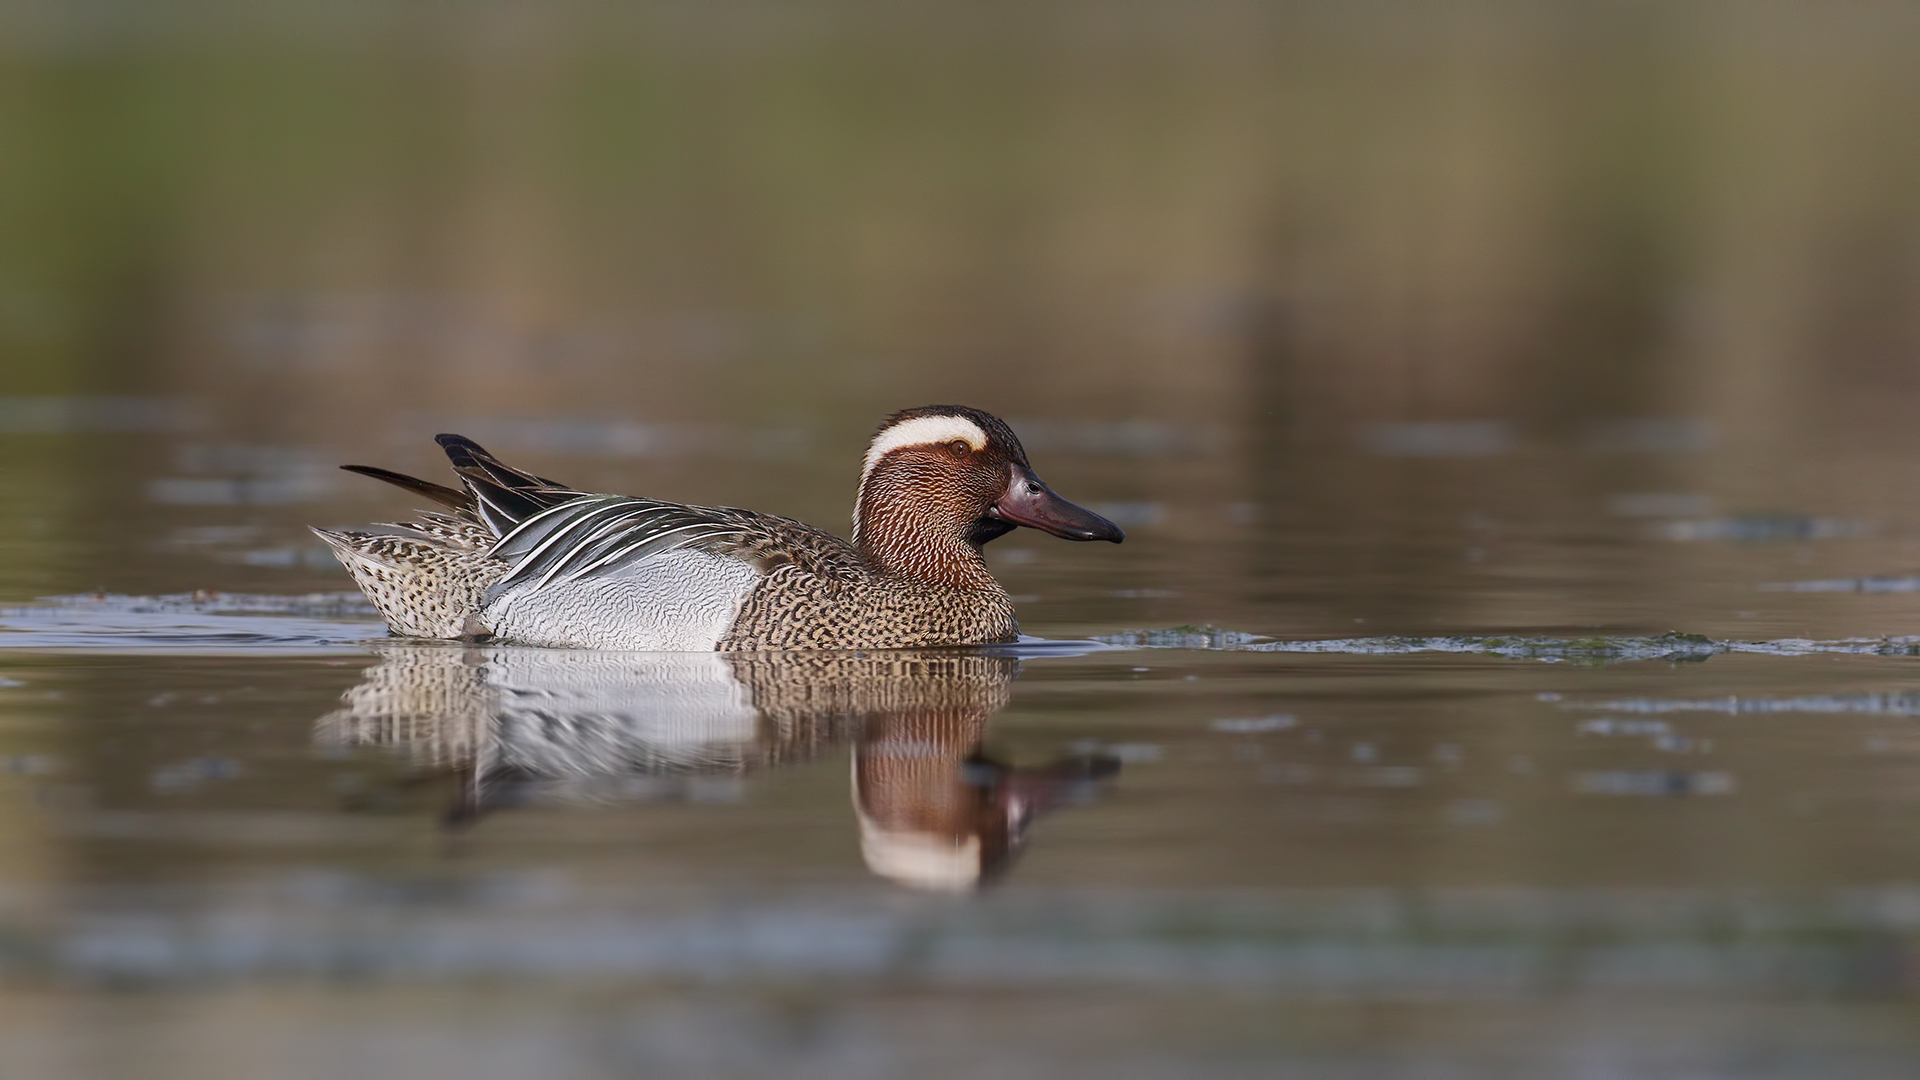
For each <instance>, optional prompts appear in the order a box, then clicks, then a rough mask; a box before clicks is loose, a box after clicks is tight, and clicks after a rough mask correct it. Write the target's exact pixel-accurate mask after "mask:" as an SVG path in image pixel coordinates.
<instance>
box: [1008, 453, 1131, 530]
mask: <svg viewBox="0 0 1920 1080" xmlns="http://www.w3.org/2000/svg"><path fill="white" fill-rule="evenodd" d="M987 516H989V517H992V518H994V519H995V520H998V521H1004V522H1007V523H1008V524H1010V525H1025V526H1026V527H1027V528H1029V529H1039V530H1040V531H1041V532H1047V533H1052V534H1053V535H1055V536H1058V537H1060V538H1061V539H1063V540H1111V541H1113V542H1114V543H1116V544H1117V543H1119V542H1120V541H1122V540H1125V539H1126V538H1127V534H1126V533H1123V532H1121V531H1120V526H1118V525H1115V524H1114V523H1113V522H1111V521H1108V520H1107V519H1106V518H1103V517H1101V516H1100V515H1099V514H1096V513H1094V512H1093V511H1091V510H1088V509H1086V508H1085V507H1081V506H1075V505H1073V504H1072V503H1070V502H1068V501H1067V500H1065V499H1063V498H1061V497H1060V496H1058V495H1055V494H1054V493H1053V489H1052V488H1049V487H1047V485H1045V484H1043V483H1041V482H1040V478H1039V477H1037V476H1035V475H1033V470H1031V469H1027V468H1022V467H1021V466H1018V465H1016V466H1014V467H1013V483H1012V484H1010V485H1008V487H1007V493H1006V494H1005V495H1002V496H1001V497H1000V501H999V502H996V503H994V504H993V509H992V510H989V511H988V512H987Z"/></svg>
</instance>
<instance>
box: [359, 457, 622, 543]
mask: <svg viewBox="0 0 1920 1080" xmlns="http://www.w3.org/2000/svg"><path fill="white" fill-rule="evenodd" d="M433 441H434V442H437V443H439V444H440V448H441V449H442V450H445V451H446V452H447V460H448V461H451V462H452V463H453V471H454V472H457V473H459V474H460V479H461V480H463V481H465V483H466V486H467V491H468V492H470V493H471V494H470V496H469V499H470V502H471V506H472V512H473V513H476V514H478V515H479V517H480V519H481V520H482V521H484V522H486V524H487V527H488V528H490V529H492V530H493V531H494V535H496V536H505V535H506V534H507V533H508V532H510V531H511V530H512V529H513V527H514V526H515V525H517V524H519V523H520V522H522V521H525V520H526V519H528V518H530V517H532V516H533V515H535V514H537V513H539V512H540V511H542V510H546V509H548V508H550V507H554V506H558V505H560V504H561V503H564V502H571V501H573V500H574V499H577V498H579V497H580V496H582V495H583V494H585V492H580V491H575V490H573V489H572V488H569V487H567V486H566V485H565V484H562V483H560V482H559V481H557V480H548V479H547V478H546V477H543V476H535V475H534V474H532V473H530V472H526V471H524V470H521V469H516V468H514V467H513V466H511V465H508V464H505V463H504V462H502V461H501V460H500V459H499V458H496V457H494V456H493V455H492V454H489V453H487V451H486V449H485V448H484V447H482V446H481V445H480V444H479V443H477V442H474V441H473V440H472V439H469V438H467V437H466V436H465V435H451V434H447V435H435V436H434V437H433ZM383 479H384V478H383Z"/></svg>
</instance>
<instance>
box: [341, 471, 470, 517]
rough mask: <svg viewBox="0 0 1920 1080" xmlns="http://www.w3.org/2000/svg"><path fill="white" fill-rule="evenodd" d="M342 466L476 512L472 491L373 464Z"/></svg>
mask: <svg viewBox="0 0 1920 1080" xmlns="http://www.w3.org/2000/svg"><path fill="white" fill-rule="evenodd" d="M340 467H341V468H342V469H345V470H346V471H348V472H350V473H359V474H360V475H361V476H371V477H373V478H374V479H375V480H384V481H386V482H387V483H389V484H392V485H393V486H394V487H397V488H405V489H406V490H408V491H411V492H413V493H414V494H415V495H421V496H425V497H426V498H428V499H431V500H433V501H434V502H437V503H439V504H440V505H441V506H445V507H448V508H449V509H453V510H458V511H461V512H462V513H466V514H472V513H473V512H474V511H473V495H472V494H471V493H470V492H465V491H461V490H459V489H457V488H450V487H447V486H446V485H444V484H436V483H434V482H433V481H431V480H422V479H420V478H419V477H417V476H408V475H407V474H406V473H397V472H394V471H393V470H391V469H382V468H379V467H377V466H373V465H342V466H340Z"/></svg>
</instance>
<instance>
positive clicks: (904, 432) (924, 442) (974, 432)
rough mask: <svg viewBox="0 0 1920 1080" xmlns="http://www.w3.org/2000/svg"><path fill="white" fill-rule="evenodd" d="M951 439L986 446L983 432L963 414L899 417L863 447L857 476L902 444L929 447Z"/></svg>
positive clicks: (861, 477) (869, 469) (980, 446)
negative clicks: (863, 459) (864, 459)
mask: <svg viewBox="0 0 1920 1080" xmlns="http://www.w3.org/2000/svg"><path fill="white" fill-rule="evenodd" d="M955 439H958V440H960V441H961V442H963V443H966V444H967V445H968V446H970V447H972V448H974V449H975V450H983V449H985V448H986V445H987V433H986V432H984V431H981V430H980V425H979V424H976V423H974V422H973V421H971V420H969V419H967V418H966V417H964V416H916V417H914V418H913V419H911V420H902V421H901V422H900V423H898V424H895V425H893V426H892V427H890V428H888V429H887V430H885V431H883V432H881V433H880V434H878V435H875V436H874V437H873V445H872V446H869V447H867V462H866V464H865V465H863V466H861V467H860V479H862V480H865V479H866V478H867V474H868V473H870V472H872V471H873V467H874V465H875V464H876V463H878V462H879V460H880V459H881V458H883V457H886V456H887V455H888V454H891V453H893V452H894V451H895V450H898V449H900V448H901V447H903V446H932V445H934V444H936V443H949V442H952V441H954V440H955Z"/></svg>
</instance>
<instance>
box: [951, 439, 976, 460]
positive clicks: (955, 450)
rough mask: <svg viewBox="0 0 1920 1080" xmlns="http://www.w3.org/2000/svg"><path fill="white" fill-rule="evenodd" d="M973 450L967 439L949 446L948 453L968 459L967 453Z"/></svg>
mask: <svg viewBox="0 0 1920 1080" xmlns="http://www.w3.org/2000/svg"><path fill="white" fill-rule="evenodd" d="M972 449H973V447H971V446H969V445H967V441H966V440H965V439H955V440H953V441H952V442H950V443H948V444H947V453H949V454H952V455H953V456H954V457H966V456H967V453H968V452H969V451H971V450H972Z"/></svg>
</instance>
